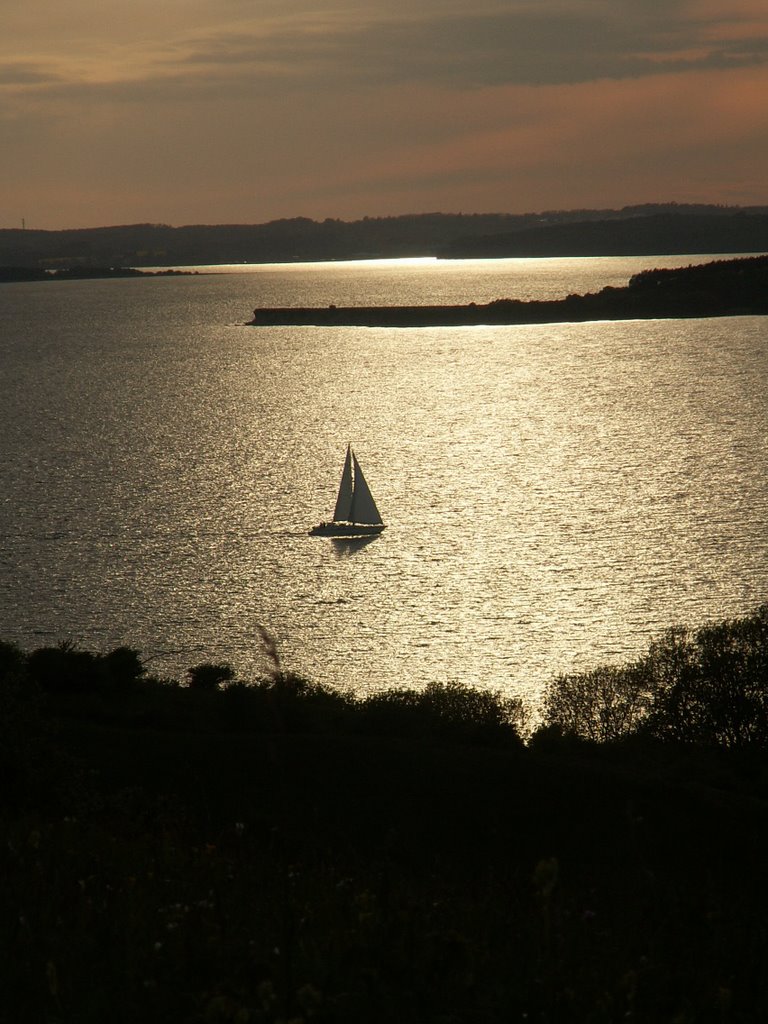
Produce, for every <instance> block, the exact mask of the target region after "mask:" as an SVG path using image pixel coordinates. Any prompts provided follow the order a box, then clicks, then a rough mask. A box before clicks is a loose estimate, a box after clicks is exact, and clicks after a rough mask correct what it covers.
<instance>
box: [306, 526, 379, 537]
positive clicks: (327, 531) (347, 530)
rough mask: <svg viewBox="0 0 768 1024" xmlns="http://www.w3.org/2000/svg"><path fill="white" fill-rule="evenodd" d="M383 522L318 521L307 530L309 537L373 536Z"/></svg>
mask: <svg viewBox="0 0 768 1024" xmlns="http://www.w3.org/2000/svg"><path fill="white" fill-rule="evenodd" d="M383 529H384V524H383V523H320V525H319V526H313V527H312V529H311V530H310V531H309V535H310V537H375V536H376V534H377V533H381V531H382V530H383Z"/></svg>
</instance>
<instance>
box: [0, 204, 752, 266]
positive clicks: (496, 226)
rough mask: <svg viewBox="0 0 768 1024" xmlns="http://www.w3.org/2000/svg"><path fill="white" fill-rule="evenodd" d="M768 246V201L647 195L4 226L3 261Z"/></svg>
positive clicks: (0, 232) (184, 260)
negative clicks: (645, 200)
mask: <svg viewBox="0 0 768 1024" xmlns="http://www.w3.org/2000/svg"><path fill="white" fill-rule="evenodd" d="M765 251H768V206H765V207H744V208H739V207H719V206H702V205H677V204H674V203H668V204H649V205H645V206H630V207H624V208H623V209H621V210H568V211H550V212H546V213H529V214H494V213H488V214H443V213H424V214H413V215H406V216H401V217H375V218H369V217H366V218H364V219H363V220H357V221H342V220H333V219H327V220H323V221H314V220H310V219H308V218H306V217H296V218H291V219H287V220H275V221H270V222H268V223H265V224H252V225H227V224H224V225H190V226H186V227H178V228H176V227H170V226H169V225H166V224H133V225H123V226H117V227H103V228H81V229H72V230H65V231H38V230H35V229H26V230H21V229H12V228H6V229H0V266H7V267H35V268H44V269H59V268H66V267H78V266H79V267H88V266H91V267H94V266H98V267H109V266H112V267H152V266H165V267H168V266H196V265H204V264H220V263H271V262H276V263H279V262H294V261H299V260H338V259H356V258H359V259H362V258H369V257H399V256H443V257H447V258H450V257H499V256H586V255H589V256H594V255H647V254H652V255H662V254H665V253H668V254H687V253H752V252H765Z"/></svg>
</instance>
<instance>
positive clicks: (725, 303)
mask: <svg viewBox="0 0 768 1024" xmlns="http://www.w3.org/2000/svg"><path fill="white" fill-rule="evenodd" d="M253 314H254V315H253V319H252V320H250V321H248V323H247V326H253V327H278V326H279V327H289V326H290V327H466V326H481V325H489V326H500V325H514V324H544V323H569V322H571V323H572V322H584V321H591V320H656V319H679V318H697V317H714V316H754V315H758V316H762V315H766V314H768V256H756V257H747V258H742V259H735V260H722V261H715V262H713V263H706V264H700V265H696V266H690V267H682V268H676V269H673V270H648V271H643V272H642V273H640V274H637V275H636V276H635V277H633V278H632V279H631V280H630V281H629V283H628V284H627V285H626V286H625V287H623V288H612V287H607V288H603V289H602V291H600V292H597V293H594V294H592V293H588V294H586V295H568V296H567V297H566V298H564V299H553V300H546V301H531V302H525V301H523V300H520V299H496V300H495V301H493V302H489V303H484V304H478V303H474V302H471V303H469V304H467V305H462V306H455V305H451V306H437V305H424V306H335V305H330V306H326V307H308V306H297V307H263V308H257V309H255V310H254V311H253Z"/></svg>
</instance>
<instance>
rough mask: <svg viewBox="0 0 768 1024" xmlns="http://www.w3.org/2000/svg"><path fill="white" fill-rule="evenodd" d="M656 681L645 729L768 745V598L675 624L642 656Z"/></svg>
mask: <svg viewBox="0 0 768 1024" xmlns="http://www.w3.org/2000/svg"><path fill="white" fill-rule="evenodd" d="M645 665H646V666H647V670H648V671H649V672H651V673H652V674H653V675H654V676H655V678H656V679H657V680H658V686H657V693H656V698H655V700H654V703H653V707H652V709H651V713H650V715H649V719H648V723H647V730H648V732H649V733H650V734H651V735H653V736H655V737H657V738H659V739H664V740H672V741H675V742H678V743H690V744H697V745H705V746H720V747H728V748H737V747H745V746H749V745H761V746H768V605H763V606H762V607H760V608H758V610H757V611H756V612H755V613H754V614H753V615H749V616H745V617H744V618H738V619H731V620H726V621H724V622H721V623H718V624H715V625H711V626H704V627H702V628H701V629H698V630H696V631H694V632H690V631H688V630H685V629H676V630H670V631H668V632H667V633H665V634H664V636H663V637H662V638H661V640H660V641H659V642H658V643H656V644H654V645H652V647H651V648H650V650H649V652H648V656H647V658H646V659H645Z"/></svg>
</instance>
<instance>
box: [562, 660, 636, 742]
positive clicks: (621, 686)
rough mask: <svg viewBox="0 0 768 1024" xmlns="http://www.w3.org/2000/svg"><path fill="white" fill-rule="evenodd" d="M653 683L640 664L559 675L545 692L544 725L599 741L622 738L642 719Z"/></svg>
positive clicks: (608, 666) (566, 734)
mask: <svg viewBox="0 0 768 1024" xmlns="http://www.w3.org/2000/svg"><path fill="white" fill-rule="evenodd" d="M654 686H655V684H654V680H653V678H652V676H651V675H650V674H649V673H648V672H647V671H646V670H645V668H644V666H642V665H629V666H626V667H621V668H616V667H613V666H610V665H604V666H601V667H600V668H596V669H592V670H591V671H589V672H580V673H575V674H572V675H563V676H558V677H557V678H556V679H555V680H554V681H553V682H552V683H550V684H549V686H548V687H547V690H546V693H545V696H544V708H543V715H542V725H543V728H544V729H549V730H552V729H559V731H560V733H561V734H562V735H564V736H576V737H579V738H581V739H585V740H591V741H594V742H598V743H606V742H610V741H612V740H617V739H621V738H623V737H625V736H628V735H630V734H631V733H634V732H636V731H637V730H638V729H639V727H640V725H641V724H642V722H643V721H644V719H645V717H646V715H647V714H648V709H649V706H650V703H651V700H652V697H653V692H654ZM550 734H551V735H554V733H552V732H550Z"/></svg>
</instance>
